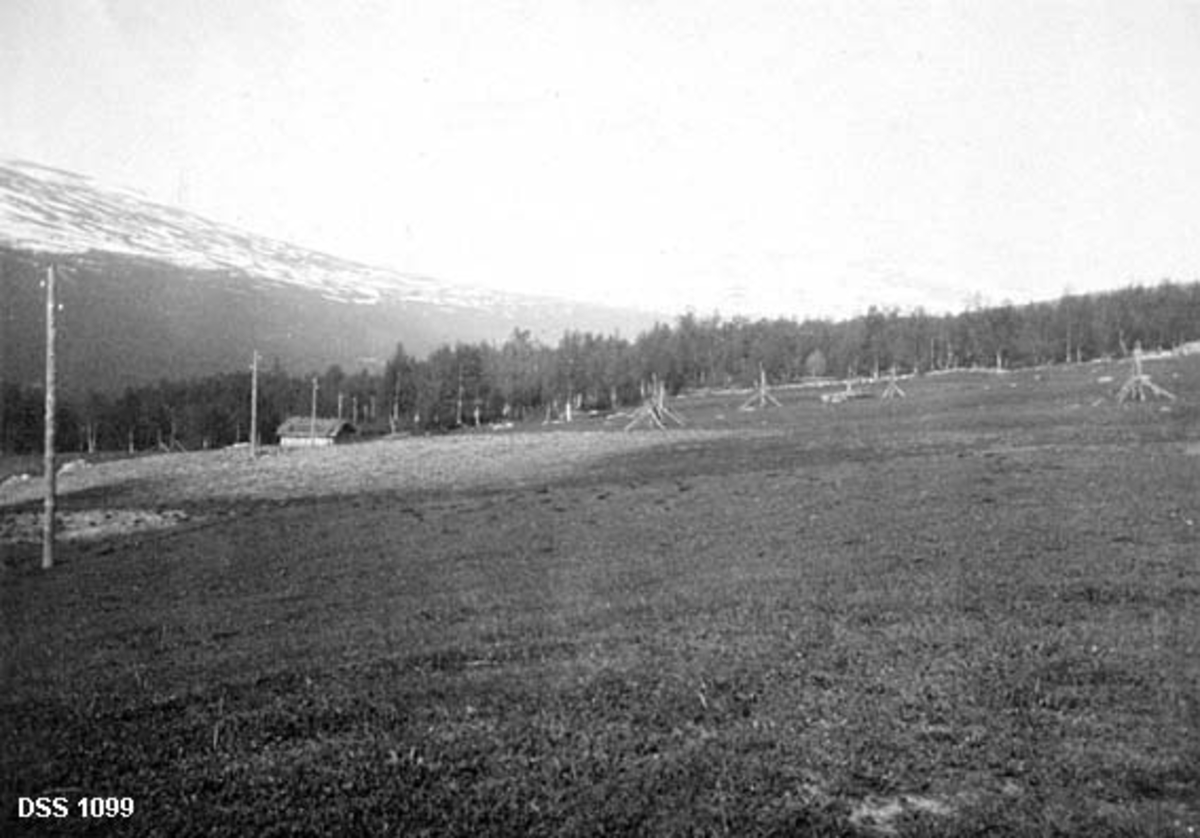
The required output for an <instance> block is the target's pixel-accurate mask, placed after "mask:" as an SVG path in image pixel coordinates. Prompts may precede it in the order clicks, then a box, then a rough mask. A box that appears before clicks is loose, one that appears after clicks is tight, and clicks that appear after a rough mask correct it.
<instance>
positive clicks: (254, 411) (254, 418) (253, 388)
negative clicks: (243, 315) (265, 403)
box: [250, 349, 258, 460]
mask: <svg viewBox="0 0 1200 838" xmlns="http://www.w3.org/2000/svg"><path fill="white" fill-rule="evenodd" d="M257 456H258V350H257V349H255V350H254V361H253V362H252V363H251V364H250V459H252V460H253V459H254V458H255V457H257Z"/></svg>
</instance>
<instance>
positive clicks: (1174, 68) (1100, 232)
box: [0, 0, 1200, 318]
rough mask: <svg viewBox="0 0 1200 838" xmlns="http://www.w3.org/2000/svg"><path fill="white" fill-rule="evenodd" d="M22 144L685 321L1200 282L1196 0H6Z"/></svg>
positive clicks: (356, 238)
mask: <svg viewBox="0 0 1200 838" xmlns="http://www.w3.org/2000/svg"><path fill="white" fill-rule="evenodd" d="M0 157H9V158H17V159H25V160H31V161H34V162H38V163H43V164H46V165H51V166H56V167H60V168H64V169H68V170H71V171H75V172H79V173H82V174H87V175H90V176H93V177H95V178H97V179H98V180H100V181H101V182H106V183H111V184H114V185H121V186H128V187H133V188H136V189H138V190H141V191H142V192H144V193H145V194H146V195H147V196H148V197H150V198H151V199H153V200H156V201H160V202H163V203H169V204H177V205H181V206H183V207H185V208H186V209H189V210H192V211H195V212H198V213H200V214H202V215H205V216H208V217H210V218H213V219H216V220H221V221H226V222H229V223H233V224H238V225H241V226H244V227H246V228H248V229H250V230H252V231H254V232H258V233H262V234H266V235H270V236H274V237H278V238H282V239H285V240H289V241H293V242H295V243H297V244H301V245H304V246H306V247H311V248H314V249H318V250H324V251H327V252H330V253H332V254H335V255H338V256H342V257H346V258H351V259H357V260H360V261H364V262H367V263H370V264H378V265H381V266H387V267H391V268H394V269H397V270H400V271H404V272H411V273H417V274H422V275H426V276H430V277H434V278H437V279H441V280H444V281H447V282H453V283H459V284H464V285H472V286H478V287H486V288H500V289H505V290H509V291H516V292H525V293H537V294H549V295H554V296H559V297H567V298H573V299H579V300H591V301H597V302H604V303H615V304H621V305H632V306H638V307H641V308H645V309H651V310H656V311H663V312H669V313H681V312H682V311H684V310H686V309H692V310H694V311H696V312H697V313H700V314H709V313H712V312H714V311H719V312H720V313H721V314H722V315H725V316H731V315H735V314H743V315H747V316H786V317H798V318H804V317H835V318H840V317H847V316H853V315H855V314H858V313H862V312H864V311H865V310H866V309H867V307H868V306H871V305H879V306H883V307H889V308H890V307H898V308H900V309H901V310H905V311H908V310H912V309H915V308H916V307H918V306H919V307H923V308H925V309H926V310H928V311H931V312H941V311H959V310H962V309H963V308H964V307H967V306H969V305H979V304H995V303H1001V302H1005V301H1010V302H1014V303H1018V304H1019V303H1023V302H1027V301H1031V300H1043V299H1052V298H1055V297H1057V296H1059V295H1061V294H1062V293H1064V292H1067V291H1070V292H1085V291H1097V290H1106V289H1113V288H1122V287H1126V286H1128V285H1130V284H1138V283H1140V284H1153V283H1157V282H1158V281H1160V280H1162V279H1174V280H1177V281H1185V282H1190V281H1195V280H1200V0H1188V1H1187V2H1184V0H1177V2H1169V1H1168V0H1138V2H1133V0H1121V1H1120V2H1103V0H1087V2H1084V0H1076V1H1075V2H1060V0H1024V1H1023V0H957V2H904V0H896V1H895V2H884V1H883V0H877V1H872V0H859V1H858V2H855V0H822V2H816V1H815V0H813V1H810V2H802V1H800V2H797V1H796V0H792V1H791V2H770V0H737V2H734V0H722V2H714V0H545V1H544V2H532V1H530V2H524V1H523V0H469V1H466V0H464V1H462V2H460V0H409V1H408V2H405V0H361V2H331V0H255V2H252V3H247V2H244V0H172V2H162V1H161V0H4V2H3V3H0Z"/></svg>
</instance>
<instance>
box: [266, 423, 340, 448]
mask: <svg viewBox="0 0 1200 838" xmlns="http://www.w3.org/2000/svg"><path fill="white" fill-rule="evenodd" d="M356 433H357V431H356V430H355V428H354V426H353V425H351V424H350V423H349V422H347V421H346V420H345V419H313V418H312V417H309V416H293V417H291V418H290V419H288V420H287V421H285V422H284V423H283V424H282V425H280V426H279V429H278V430H277V431H276V434H277V435H278V436H279V445H280V447H281V448H323V447H325V446H328V445H337V444H340V443H343V442H348V441H350V440H351V439H353V438H354V436H355V434H356Z"/></svg>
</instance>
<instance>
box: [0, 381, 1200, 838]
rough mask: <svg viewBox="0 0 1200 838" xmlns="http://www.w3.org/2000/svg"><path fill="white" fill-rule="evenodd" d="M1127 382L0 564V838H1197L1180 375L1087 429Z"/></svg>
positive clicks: (1197, 690) (823, 419)
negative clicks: (87, 802) (21, 806)
mask: <svg viewBox="0 0 1200 838" xmlns="http://www.w3.org/2000/svg"><path fill="white" fill-rule="evenodd" d="M1125 366H1126V365H1115V364H1099V365H1084V366H1078V367H1070V368H1066V367H1064V368H1053V369H1051V370H1041V371H1037V372H1034V371H1029V372H1016V373H1010V374H1006V375H993V374H980V373H976V374H966V373H954V374H950V375H946V376H927V377H924V378H923V379H919V380H912V381H906V382H904V386H905V389H906V390H907V392H908V398H906V399H902V400H898V401H889V402H884V401H880V400H877V399H864V400H858V401H851V402H847V403H846V404H844V405H841V406H838V407H836V408H834V407H828V406H823V405H821V404H820V403H819V402H817V401H816V399H815V398H814V397H813V396H811V395H807V394H806V392H805V391H802V390H793V391H787V392H785V391H782V390H780V391H777V392H776V395H777V396H779V397H780V398H781V399H782V400H783V407H782V408H775V409H772V410H767V411H760V412H754V413H739V412H738V411H737V410H736V406H737V404H738V403H739V402H740V401H741V399H740V398H738V397H736V396H732V395H731V396H728V397H720V396H707V397H704V398H691V399H681V400H679V401H678V402H677V403H676V405H675V406H676V408H677V409H678V410H679V412H681V413H683V414H684V415H685V416H686V417H687V418H688V420H689V423H690V425H691V426H692V427H712V428H717V427H719V428H726V429H729V430H731V431H732V433H731V434H730V435H728V437H727V438H725V439H707V440H702V441H697V440H696V438H695V437H691V436H688V435H687V433H686V432H684V433H680V434H679V435H672V434H664V435H663V440H664V443H663V445H662V446H660V447H657V448H654V449H651V450H640V451H639V452H638V453H637V454H636V456H630V457H617V458H612V459H608V460H604V461H602V462H601V463H599V464H598V465H593V466H592V467H590V468H588V469H586V470H582V469H581V470H577V471H576V472H574V473H568V474H566V475H565V476H563V475H560V476H557V477H555V478H553V479H548V480H546V481H545V482H541V483H534V484H525V485H521V486H517V485H514V486H511V487H508V488H497V487H495V486H493V487H491V488H486V489H485V488H476V489H470V488H464V489H462V490H456V491H447V490H442V491H439V492H437V493H436V494H430V493H428V492H424V493H419V492H405V491H385V490H382V489H379V490H377V491H375V492H373V493H370V494H366V493H359V494H349V495H345V496H342V497H324V498H321V499H311V500H304V499H299V500H291V501H287V502H271V503H268V502H261V503H258V504H254V503H248V502H246V501H244V500H242V501H238V502H237V503H233V502H230V501H228V500H223V499H222V498H221V496H220V494H219V491H216V492H215V493H214V496H213V497H212V498H210V499H208V500H207V501H204V502H199V501H191V502H190V504H191V507H192V508H190V511H191V512H194V513H195V520H196V521H198V523H196V524H195V525H194V526H192V527H191V528H183V529H179V530H175V531H167V532H164V533H161V534H158V535H152V536H142V537H138V538H129V539H118V540H104V541H100V542H94V543H88V544H84V543H79V544H72V545H64V548H63V553H64V555H63V556H62V558H61V561H60V564H59V566H57V567H56V568H55V569H54V570H53V571H52V572H50V573H41V572H39V571H37V570H36V569H35V565H36V553H37V548H36V545H9V546H8V547H7V548H5V549H6V550H8V552H7V553H6V554H5V568H6V569H5V571H4V578H3V585H2V588H0V590H2V593H0V610H2V613H3V615H4V621H3V626H4V637H3V638H2V640H3V645H2V648H3V649H4V650H5V658H4V676H5V680H6V684H5V687H6V688H5V690H4V692H3V694H2V695H0V776H2V785H0V801H2V803H3V806H4V813H3V816H4V818H5V819H6V820H7V822H6V823H5V824H4V829H3V831H4V834H6V835H12V834H46V833H47V827H46V826H45V825H44V824H42V825H30V823H29V822H17V821H16V820H15V818H14V813H15V809H16V802H15V801H16V800H17V798H18V797H19V796H38V795H55V794H59V795H66V796H69V797H71V798H72V799H74V798H76V797H78V796H80V795H85V794H86V795H100V796H127V797H130V798H132V799H133V800H134V801H135V803H136V807H137V809H136V812H135V814H134V815H133V817H131V818H129V819H125V820H118V821H113V822H106V823H104V824H103V825H101V826H100V827H99V828H97V829H96V834H137V835H231V836H232V835H251V834H253V835H331V834H343V835H352V834H379V835H385V834H390V835H463V836H468V835H469V836H478V835H626V834H631V835H656V836H657V835H684V834H710V835H739V836H741V835H778V836H784V835H887V834H899V835H922V836H938V835H944V836H951V835H954V836H958V835H1064V836H1067V835H1078V836H1107V835H1125V836H1158V835H1178V836H1188V835H1194V834H1195V831H1196V830H1200V796H1198V792H1197V790H1198V789H1200V699H1198V696H1200V565H1198V564H1197V556H1198V555H1200V538H1198V536H1197V533H1198V532H1200V405H1198V403H1197V397H1196V394H1197V393H1200V364H1198V363H1197V359H1196V358H1191V359H1175V360H1170V361H1161V362H1154V363H1153V364H1151V365H1148V370H1149V372H1150V373H1151V374H1153V375H1154V377H1155V380H1156V381H1158V382H1159V383H1160V384H1162V385H1163V386H1165V387H1168V388H1170V389H1172V390H1174V391H1175V392H1176V393H1177V395H1179V399H1178V400H1177V401H1176V402H1172V403H1170V404H1169V405H1163V404H1157V403H1156V404H1143V405H1134V406H1128V407H1125V408H1121V407H1118V406H1116V405H1115V403H1114V402H1113V399H1112V393H1113V391H1114V390H1115V387H1116V386H1119V384H1120V378H1121V377H1122V375H1123V370H1124V368H1125ZM1104 376H1113V377H1115V378H1116V380H1115V381H1114V382H1111V383H1108V384H1102V383H1099V381H1100V379H1101V378H1103V377H1104ZM1163 406H1166V407H1168V408H1169V409H1168V410H1166V411H1164V410H1162V407H1163ZM405 442H406V441H405V440H395V441H390V442H377V443H372V444H375V445H404V444H405ZM214 456H217V455H214ZM292 456H301V457H303V456H314V457H315V456H317V454H316V453H314V452H309V453H307V454H298V455H292ZM321 456H335V454H333V453H332V452H331V453H330V454H328V455H324V454H323V455H321ZM123 491H124V490H123V489H121V488H120V487H115V488H110V489H109V490H108V491H107V493H106V494H105V495H104V496H103V497H98V496H83V497H80V496H68V497H67V498H64V501H63V502H64V503H65V504H66V505H67V506H68V507H71V506H72V505H76V506H86V505H91V506H95V505H96V504H107V505H110V506H112V507H120V506H121V505H122V503H123V500H122V498H123ZM129 491H130V492H135V491H137V487H136V486H130V488H129ZM162 502H163V503H164V504H168V503H172V499H171V498H170V497H164V498H163V499H162ZM201 518H203V520H201ZM93 825H94V824H93ZM87 826H88V824H86V823H84V822H83V821H81V820H79V819H78V818H70V819H66V820H64V821H62V822H60V823H56V824H54V827H53V828H54V830H57V831H58V832H59V833H61V834H82V833H83V831H84V830H85V829H86V828H87Z"/></svg>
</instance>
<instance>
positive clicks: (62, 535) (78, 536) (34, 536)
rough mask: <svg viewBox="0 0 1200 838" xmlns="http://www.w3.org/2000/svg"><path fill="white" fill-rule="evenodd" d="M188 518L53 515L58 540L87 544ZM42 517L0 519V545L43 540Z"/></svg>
mask: <svg viewBox="0 0 1200 838" xmlns="http://www.w3.org/2000/svg"><path fill="white" fill-rule="evenodd" d="M188 518H189V516H188V514H187V513H186V512H184V511H182V510H180V509H165V510H153V509H84V510H76V511H72V512H61V513H58V514H57V515H56V516H55V519H56V521H57V533H56V534H57V537H58V538H59V539H61V540H63V541H86V540H92V539H100V538H111V537H113V536H119V535H130V534H133V533H139V532H147V531H150V530H161V529H166V528H168V527H173V526H175V525H177V524H179V523H181V522H183V521H186V520H188ZM43 520H44V516H43V514H42V513H39V512H22V513H18V514H16V515H9V516H6V517H5V518H3V519H0V544H19V543H36V542H38V541H41V539H42V522H43Z"/></svg>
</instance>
